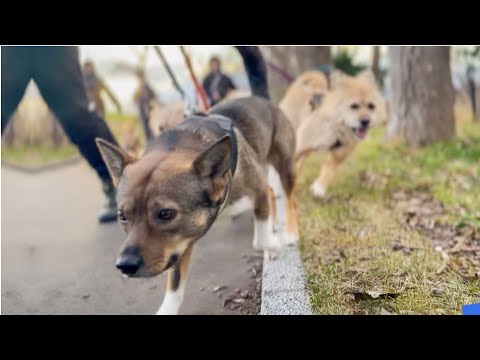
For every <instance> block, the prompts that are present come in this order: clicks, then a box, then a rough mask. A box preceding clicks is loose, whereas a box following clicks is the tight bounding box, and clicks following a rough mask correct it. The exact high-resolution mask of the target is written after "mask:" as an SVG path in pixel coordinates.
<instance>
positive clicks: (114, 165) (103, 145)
mask: <svg viewBox="0 0 480 360" xmlns="http://www.w3.org/2000/svg"><path fill="white" fill-rule="evenodd" d="M95 142H96V143H97V147H98V150H99V151H100V154H101V155H102V158H103V161H105V164H106V165H107V168H108V172H109V173H110V176H111V177H112V179H113V183H114V184H115V186H116V185H117V184H118V180H119V179H120V176H122V172H123V169H124V168H125V166H127V165H128V164H130V163H132V162H134V161H135V159H134V158H133V157H131V156H130V155H129V154H128V153H127V152H126V151H124V150H122V149H120V148H119V147H118V146H115V145H113V144H110V143H109V142H108V141H105V140H102V139H99V138H97V139H95Z"/></svg>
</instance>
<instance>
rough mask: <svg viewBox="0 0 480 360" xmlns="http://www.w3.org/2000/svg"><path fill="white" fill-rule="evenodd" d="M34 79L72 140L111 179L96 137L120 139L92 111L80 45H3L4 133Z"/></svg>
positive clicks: (93, 165) (97, 169)
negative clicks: (80, 55) (81, 66)
mask: <svg viewBox="0 0 480 360" xmlns="http://www.w3.org/2000/svg"><path fill="white" fill-rule="evenodd" d="M31 79H33V80H34V81H35V83H36V84H37V86H38V89H39V90H40V93H41V94H42V97H43V99H44V100H45V102H46V103H47V105H48V107H49V108H50V110H51V111H52V112H53V113H54V114H55V116H56V117H57V119H58V120H59V122H60V124H61V125H62V128H63V130H64V131H65V133H66V134H67V136H68V137H69V138H70V140H71V141H72V143H74V144H75V145H76V146H77V147H78V149H79V150H80V153H81V154H82V155H83V157H84V158H85V159H86V160H87V161H88V163H89V164H90V166H91V167H92V168H93V169H95V171H96V172H97V173H98V175H99V176H100V178H102V179H104V180H107V179H109V178H110V176H109V174H108V170H107V167H106V165H105V163H104V162H103V160H102V157H101V155H100V153H99V151H98V149H97V146H96V144H95V138H97V137H99V138H102V139H105V140H107V141H109V142H111V143H113V144H116V141H115V139H114V137H113V135H112V133H111V132H110V130H109V128H108V126H107V124H106V123H105V121H104V120H103V119H102V118H101V117H99V116H98V115H96V114H95V113H94V112H90V111H88V101H87V95H86V91H85V88H84V85H83V78H82V73H81V70H80V63H79V59H78V49H77V47H74V46H3V47H2V134H3V130H4V129H5V127H6V126H7V124H8V121H9V119H10V118H11V116H12V114H13V113H14V111H15V109H16V108H17V106H18V104H19V103H20V100H21V99H22V97H23V95H24V93H25V89H26V87H27V85H28V82H29V81H30V80H31Z"/></svg>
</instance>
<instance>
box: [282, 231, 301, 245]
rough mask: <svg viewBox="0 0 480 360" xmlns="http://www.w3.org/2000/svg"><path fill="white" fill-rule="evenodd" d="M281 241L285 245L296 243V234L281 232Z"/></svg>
mask: <svg viewBox="0 0 480 360" xmlns="http://www.w3.org/2000/svg"><path fill="white" fill-rule="evenodd" d="M282 243H283V244H285V245H287V246H290V245H296V244H297V243H298V234H294V233H289V232H286V231H285V232H284V233H283V234H282Z"/></svg>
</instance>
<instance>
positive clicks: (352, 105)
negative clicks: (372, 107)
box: [350, 103, 360, 110]
mask: <svg viewBox="0 0 480 360" xmlns="http://www.w3.org/2000/svg"><path fill="white" fill-rule="evenodd" d="M359 108H360V105H358V104H357V103H353V104H351V105H350V109H352V110H358V109H359Z"/></svg>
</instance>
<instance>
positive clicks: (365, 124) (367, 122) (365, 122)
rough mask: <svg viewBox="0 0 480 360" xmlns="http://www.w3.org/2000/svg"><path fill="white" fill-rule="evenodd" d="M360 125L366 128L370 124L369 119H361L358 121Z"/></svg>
mask: <svg viewBox="0 0 480 360" xmlns="http://www.w3.org/2000/svg"><path fill="white" fill-rule="evenodd" d="M360 124H361V125H362V126H363V127H367V126H368V125H369V124H370V120H369V119H362V120H360Z"/></svg>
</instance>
